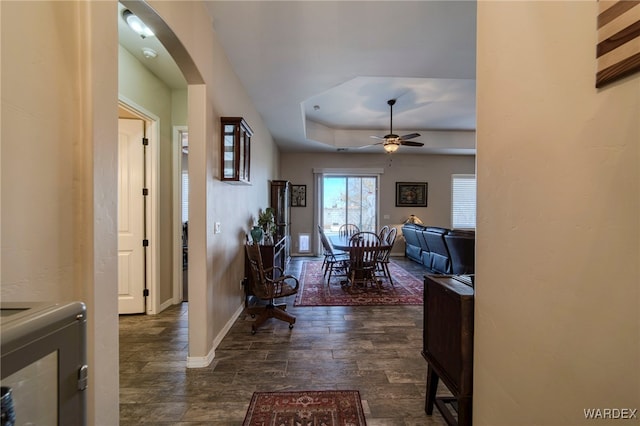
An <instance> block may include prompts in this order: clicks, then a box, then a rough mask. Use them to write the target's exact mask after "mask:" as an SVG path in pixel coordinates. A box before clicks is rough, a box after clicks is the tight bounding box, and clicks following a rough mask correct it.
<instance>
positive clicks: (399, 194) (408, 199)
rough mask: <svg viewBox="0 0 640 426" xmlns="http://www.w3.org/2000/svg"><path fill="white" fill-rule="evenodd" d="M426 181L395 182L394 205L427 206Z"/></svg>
mask: <svg viewBox="0 0 640 426" xmlns="http://www.w3.org/2000/svg"><path fill="white" fill-rule="evenodd" d="M428 186H429V184H428V183H427V182H396V207H427V197H428Z"/></svg>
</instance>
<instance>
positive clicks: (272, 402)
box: [242, 391, 367, 426]
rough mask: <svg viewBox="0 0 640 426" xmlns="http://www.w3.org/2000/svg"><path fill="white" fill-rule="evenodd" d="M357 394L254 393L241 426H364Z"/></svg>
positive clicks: (312, 392) (340, 392)
mask: <svg viewBox="0 0 640 426" xmlns="http://www.w3.org/2000/svg"><path fill="white" fill-rule="evenodd" d="M366 424H367V422H366V421H365V419H364V412H363V410H362V402H361V400H360V393H359V392H358V391H305V392H254V394H253V397H252V398H251V403H250V404H249V409H248V410H247V415H246V416H245V418H244V423H242V426H272V425H275V426H280V425H287V426H288V425H304V426H306V425H313V426H316V425H326V426H365V425H366Z"/></svg>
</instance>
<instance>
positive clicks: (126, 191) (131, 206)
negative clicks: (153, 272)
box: [118, 119, 145, 314]
mask: <svg viewBox="0 0 640 426" xmlns="http://www.w3.org/2000/svg"><path fill="white" fill-rule="evenodd" d="M144 125H145V123H144V121H143V120H139V119H120V120H118V311H119V313H121V314H134V313H143V312H145V296H144V289H145V273H144V272H145V270H144V264H145V262H144V259H145V258H144V256H145V252H144V251H145V249H144V247H143V240H144V237H145V233H144V210H145V209H144V196H143V194H142V189H143V187H144V147H143V145H142V138H143V136H144Z"/></svg>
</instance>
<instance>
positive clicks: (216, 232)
mask: <svg viewBox="0 0 640 426" xmlns="http://www.w3.org/2000/svg"><path fill="white" fill-rule="evenodd" d="M213 233H214V234H219V233H220V222H216V223H215V225H214V226H213Z"/></svg>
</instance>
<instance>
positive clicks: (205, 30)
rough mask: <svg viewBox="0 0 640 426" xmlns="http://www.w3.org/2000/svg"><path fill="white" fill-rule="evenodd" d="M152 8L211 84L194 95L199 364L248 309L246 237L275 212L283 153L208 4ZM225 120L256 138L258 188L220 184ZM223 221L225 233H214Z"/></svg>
mask: <svg viewBox="0 0 640 426" xmlns="http://www.w3.org/2000/svg"><path fill="white" fill-rule="evenodd" d="M149 4H150V5H151V7H153V9H155V10H156V11H157V13H158V15H159V16H160V17H162V18H163V19H164V20H165V22H166V23H167V24H168V26H169V27H170V28H171V29H172V30H173V32H174V33H175V35H176V36H177V37H178V38H179V39H180V41H181V43H182V44H183V45H184V47H185V48H186V50H187V52H188V54H189V55H190V57H191V59H192V60H193V62H194V63H195V64H196V66H197V67H198V69H199V71H200V74H201V76H202V79H203V80H204V83H205V85H194V86H191V87H190V88H189V92H188V98H189V99H188V110H189V119H188V120H189V122H188V125H189V151H190V153H189V186H190V191H189V207H190V209H189V213H190V217H189V357H190V360H192V361H193V362H194V363H197V362H200V361H202V360H203V359H204V358H206V357H211V356H212V355H213V350H214V347H215V345H216V344H217V342H219V341H220V340H221V339H222V337H223V333H224V332H225V327H229V326H230V324H231V322H232V321H233V319H234V315H235V314H236V313H237V312H238V311H239V309H241V308H242V303H243V297H242V294H243V293H242V288H241V286H240V282H241V280H242V278H243V277H244V241H245V233H246V232H248V230H249V226H250V224H251V223H252V222H253V218H254V217H256V215H257V214H258V211H259V209H261V208H264V207H265V206H267V205H268V202H269V187H268V181H269V180H270V179H274V178H276V177H277V170H278V169H277V167H278V150H277V148H276V146H275V144H274V142H273V140H272V138H271V135H270V134H269V132H268V131H267V129H266V127H265V126H264V123H263V122H262V118H261V117H260V115H259V114H258V113H257V111H256V110H255V108H254V107H253V105H252V104H251V102H250V100H249V97H248V95H247V94H246V91H245V90H244V88H243V87H242V86H241V84H240V82H239V80H238V78H237V76H236V75H235V73H234V71H233V69H232V68H231V66H230V64H229V62H228V59H227V58H226V56H225V53H224V51H223V49H222V47H221V46H220V44H219V43H218V41H217V38H216V35H215V33H214V32H213V29H212V27H211V19H210V18H209V17H208V14H207V12H206V9H205V8H204V5H203V4H202V3H200V2H167V1H150V2H149ZM131 7H132V6H131ZM178 62H179V61H178ZM220 116H242V117H244V118H245V119H246V121H247V122H248V123H249V125H250V126H251V128H252V129H253V131H254V136H253V138H252V145H251V180H252V184H251V185H230V184H227V183H223V182H221V181H220V180H219V175H220V173H219V168H220V164H219V162H220V134H219V132H220ZM216 222H219V223H220V225H221V231H222V232H221V233H219V234H214V233H213V228H214V224H215V223H216Z"/></svg>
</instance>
